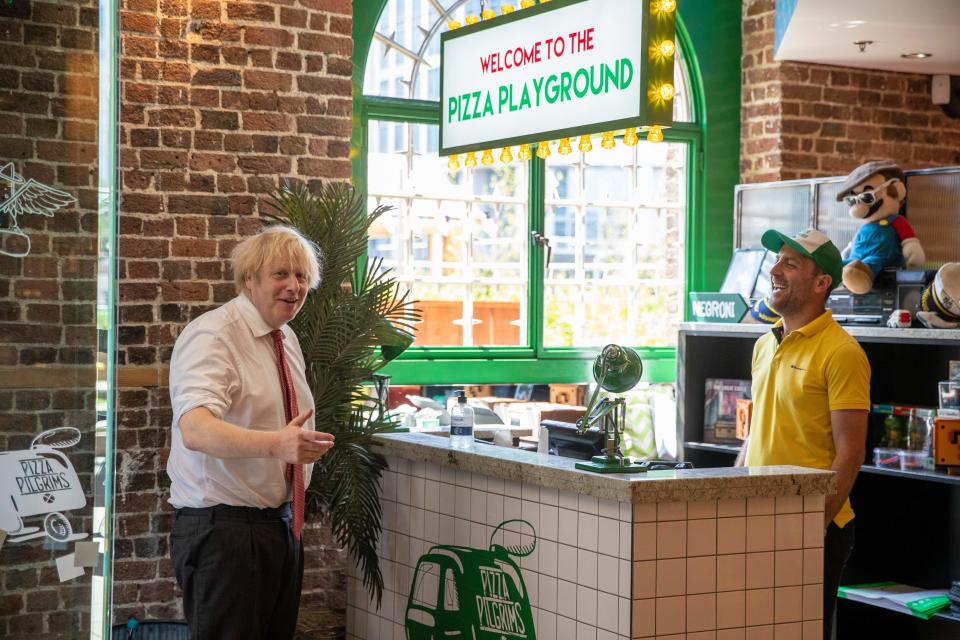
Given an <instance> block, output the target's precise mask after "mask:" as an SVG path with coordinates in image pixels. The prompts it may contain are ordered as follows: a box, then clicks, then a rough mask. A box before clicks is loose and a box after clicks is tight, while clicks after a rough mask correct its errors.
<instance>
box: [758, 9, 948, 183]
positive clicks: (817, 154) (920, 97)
mask: <svg viewBox="0 0 960 640" xmlns="http://www.w3.org/2000/svg"><path fill="white" fill-rule="evenodd" d="M774 4H775V3H774V1H773V0H743V16H744V18H743V84H742V87H743V89H742V91H743V102H742V107H741V148H740V178H741V180H742V181H743V182H765V181H769V180H793V179H797V178H814V177H822V176H834V175H842V174H845V173H847V172H849V171H850V170H851V169H853V168H854V167H855V166H857V165H859V164H860V163H861V162H863V161H864V160H867V159H872V158H891V159H894V160H896V161H898V162H899V163H900V164H901V165H903V167H904V168H908V169H918V168H924V167H935V166H945V165H955V164H960V119H951V118H948V117H947V116H945V115H944V114H943V112H942V111H941V110H940V107H938V106H936V105H934V104H932V103H931V101H930V76H927V75H920V74H906V73H893V72H889V71H870V70H864V69H852V68H847V67H834V66H826V65H816V64H806V63H798V62H777V61H775V60H774V59H773V43H774V29H773V17H774Z"/></svg>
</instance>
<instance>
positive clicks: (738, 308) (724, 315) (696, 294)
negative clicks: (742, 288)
mask: <svg viewBox="0 0 960 640" xmlns="http://www.w3.org/2000/svg"><path fill="white" fill-rule="evenodd" d="M749 310H750V305H748V304H747V302H746V301H745V300H744V299H743V296H741V295H740V294H739V293H707V292H700V291H691V292H690V319H691V320H692V321H693V322H720V323H727V324H735V323H738V322H740V321H741V320H743V317H744V316H745V315H746V314H747V311H749Z"/></svg>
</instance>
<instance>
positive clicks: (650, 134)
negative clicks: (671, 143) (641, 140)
mask: <svg viewBox="0 0 960 640" xmlns="http://www.w3.org/2000/svg"><path fill="white" fill-rule="evenodd" d="M647 142H663V127H661V126H660V125H658V124H655V125H653V126H651V127H650V130H649V131H647Z"/></svg>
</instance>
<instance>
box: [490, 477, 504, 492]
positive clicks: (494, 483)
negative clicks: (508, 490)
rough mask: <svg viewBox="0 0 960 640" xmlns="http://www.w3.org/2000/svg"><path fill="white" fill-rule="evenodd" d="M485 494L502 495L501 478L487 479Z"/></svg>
mask: <svg viewBox="0 0 960 640" xmlns="http://www.w3.org/2000/svg"><path fill="white" fill-rule="evenodd" d="M487 493H496V494H498V495H501V496H502V495H503V478H493V477H489V478H487Z"/></svg>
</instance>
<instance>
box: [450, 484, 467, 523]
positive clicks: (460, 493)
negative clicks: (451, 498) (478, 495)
mask: <svg viewBox="0 0 960 640" xmlns="http://www.w3.org/2000/svg"><path fill="white" fill-rule="evenodd" d="M453 508H454V515H456V516H457V517H458V518H463V519H464V520H469V519H470V489H469V487H460V486H458V487H456V503H455V504H454V505H453Z"/></svg>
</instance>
